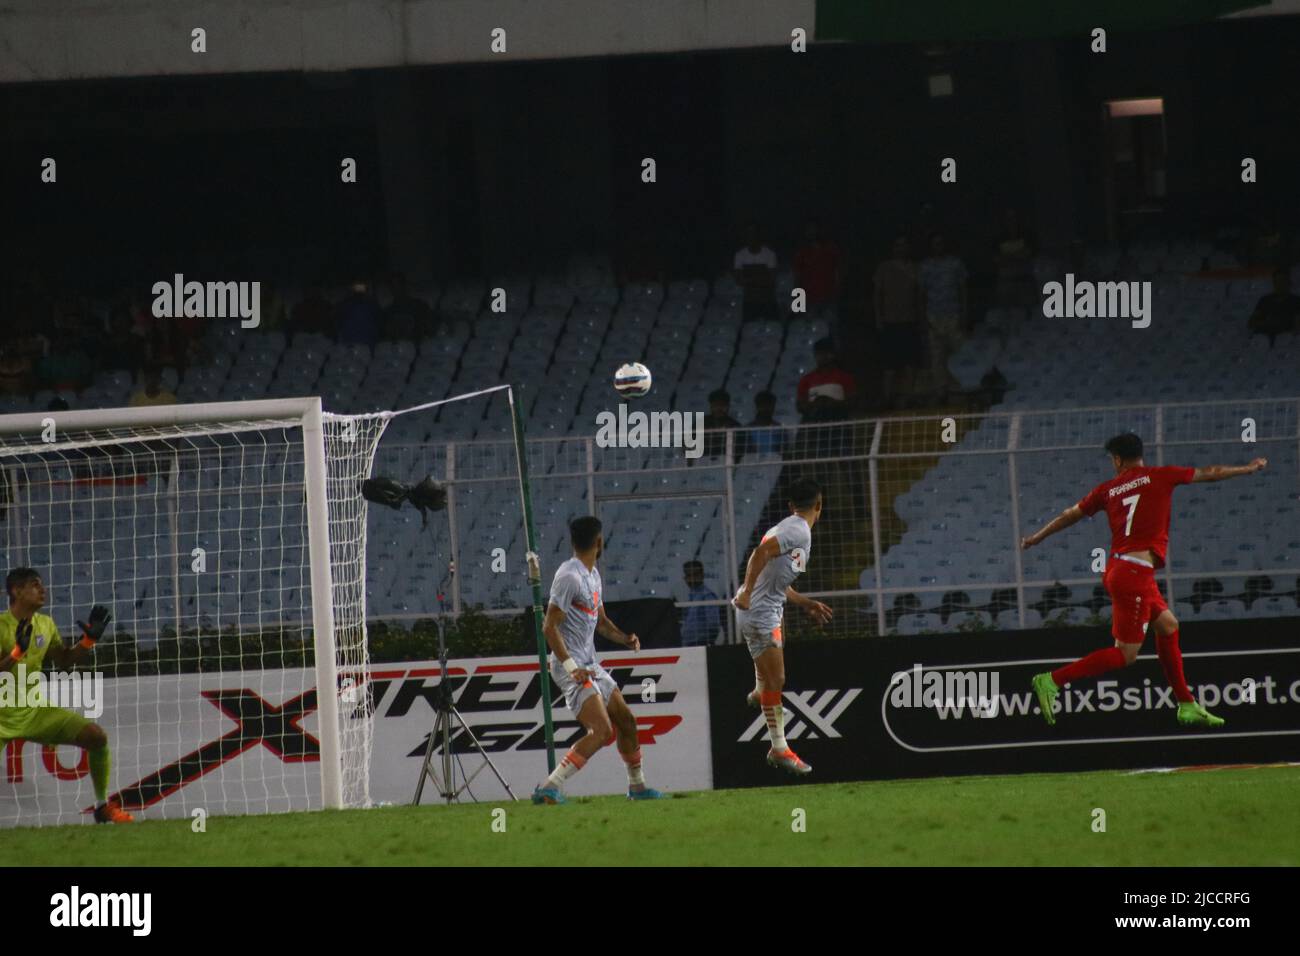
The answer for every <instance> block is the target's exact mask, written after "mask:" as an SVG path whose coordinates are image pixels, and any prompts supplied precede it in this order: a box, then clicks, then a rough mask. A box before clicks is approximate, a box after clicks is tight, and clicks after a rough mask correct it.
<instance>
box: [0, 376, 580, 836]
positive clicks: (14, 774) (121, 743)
mask: <svg viewBox="0 0 1300 956" xmlns="http://www.w3.org/2000/svg"><path fill="white" fill-rule="evenodd" d="M423 387H425V386H424V385H423V384H421V385H420V386H411V387H409V388H408V389H407V391H406V392H404V393H403V394H402V396H401V397H402V398H406V399H408V400H409V399H418V398H419V397H421V395H420V392H419V390H418V389H419V388H423ZM432 387H435V388H436V387H437V386H436V385H433V386H432ZM498 393H500V394H498ZM424 394H428V392H427V391H426V392H424ZM388 407H389V409H395V410H381V411H373V412H365V413H357V414H342V413H331V412H325V411H323V410H322V402H321V399H320V398H318V397H309V398H286V399H265V400H257V401H243V402H213V403H200V404H189V405H165V406H155V407H144V408H119V409H87V410H68V411H59V412H49V413H29V414H19V415H8V416H0V564H3V565H4V567H3V568H0V573H4V572H5V571H7V570H8V569H10V568H14V567H19V566H30V567H33V568H35V569H36V570H37V572H38V573H39V574H40V575H41V577H42V579H43V580H44V581H45V583H46V602H45V606H44V607H42V608H41V609H40V612H39V613H42V614H46V615H48V616H50V617H51V618H52V619H53V621H54V622H55V626H56V627H57V628H58V629H59V631H60V633H61V634H62V635H64V636H65V637H66V636H68V635H71V634H74V633H75V622H76V621H77V620H78V619H82V620H84V619H85V617H84V616H85V615H86V614H87V613H88V612H89V610H90V608H91V607H92V606H93V605H103V606H105V607H107V608H108V609H109V611H110V612H111V614H112V616H113V618H112V621H111V623H110V624H109V628H108V631H107V633H106V634H105V636H104V638H103V639H102V640H101V641H100V642H99V643H98V644H97V645H96V648H95V650H94V652H93V657H91V658H89V659H87V660H84V661H83V662H81V663H80V664H79V665H77V666H76V667H75V668H74V675H73V676H74V677H76V676H78V675H81V674H83V673H84V674H88V675H92V676H94V677H95V679H102V680H103V684H104V692H103V694H102V697H103V701H104V707H103V711H102V717H98V716H96V717H95V718H94V719H96V721H97V722H98V723H100V725H101V726H103V727H104V728H105V730H106V731H107V732H108V734H109V741H110V742H109V746H110V747H111V748H112V752H113V758H112V760H113V770H112V777H111V780H110V784H109V797H110V799H114V800H117V801H118V802H120V803H121V804H122V806H123V807H124V809H126V810H128V811H132V812H138V811H141V810H143V811H146V813H147V815H149V816H155V815H161V816H164V817H180V816H189V815H190V814H191V812H192V811H193V810H195V809H197V808H202V809H203V810H204V811H205V812H207V813H270V812H284V811H293V810H307V809H318V808H340V807H364V806H369V805H370V804H371V797H370V793H371V780H370V761H371V757H372V753H373V750H374V732H375V721H376V717H375V714H374V710H375V707H376V695H377V693H382V691H376V689H375V688H374V687H373V686H372V685H370V684H369V683H368V681H369V679H370V673H371V672H370V642H369V640H370V636H369V633H368V625H367V621H368V620H370V621H374V620H383V621H394V622H398V621H404V622H406V623H408V624H411V623H415V624H418V623H419V622H420V621H428V620H429V619H432V618H433V617H435V616H436V614H437V613H440V612H441V611H443V610H446V606H445V605H444V603H443V595H442V594H441V593H439V592H441V591H442V590H443V588H442V586H441V585H439V584H438V583H437V581H438V577H437V575H438V574H439V573H442V571H443V570H449V569H450V566H453V565H452V561H453V559H456V560H455V565H463V566H461V567H459V569H458V570H459V573H456V574H454V575H453V578H454V588H455V590H456V593H457V595H458V596H459V595H461V594H462V593H463V594H464V596H465V597H466V598H467V601H466V604H467V605H468V606H470V607H481V606H483V605H489V606H490V608H491V610H492V611H499V610H500V609H501V608H503V607H504V605H503V604H501V603H500V599H501V597H504V596H506V592H507V591H509V592H510V595H511V596H510V600H512V601H513V600H515V598H516V597H518V598H522V597H523V593H524V590H525V588H524V581H523V575H519V574H518V571H515V574H513V575H508V576H498V575H497V574H496V573H495V572H496V571H497V570H505V567H504V564H502V566H501V568H500V569H498V568H497V567H496V566H495V565H496V561H495V560H493V559H485V554H486V552H488V551H495V550H497V549H498V548H499V547H504V548H506V549H508V550H512V551H513V553H514V554H515V555H516V558H515V560H516V561H517V560H518V556H519V552H520V551H523V552H524V554H523V557H524V558H525V561H524V562H523V566H524V567H525V568H526V573H527V584H528V588H529V589H530V590H531V598H530V599H523V600H519V601H518V602H517V603H516V604H514V606H515V607H518V606H520V605H524V604H528V603H531V605H532V607H531V613H530V614H528V615H526V617H527V622H526V623H525V622H524V621H523V620H521V624H523V626H524V629H525V630H530V631H531V635H529V637H530V638H531V641H530V643H533V644H535V646H536V648H537V653H538V662H539V667H540V671H541V673H540V675H539V682H540V688H541V691H542V698H543V701H544V705H543V706H544V710H545V740H546V747H547V759H548V764H549V765H550V766H551V767H553V766H554V760H555V755H554V728H553V721H552V715H551V709H550V704H551V694H552V688H551V685H550V683H549V681H548V679H547V678H548V674H547V671H546V654H547V648H546V644H545V639H544V636H543V634H542V608H543V605H544V600H545V593H544V591H543V590H542V582H541V572H542V568H541V564H542V561H543V559H542V558H541V557H540V556H539V551H540V550H541V549H540V548H539V546H538V535H537V532H536V528H535V526H534V523H535V518H534V510H533V506H532V500H531V490H530V484H529V474H528V449H527V444H526V436H525V428H524V421H523V419H524V415H525V411H524V408H523V406H522V404H521V402H520V395H519V392H518V389H517V387H513V386H510V385H500V386H495V387H492V388H487V389H482V390H477V391H471V392H465V393H462V394H457V395H450V396H448V397H446V398H444V399H440V400H437V401H433V402H418V403H416V402H409V401H408V402H400V401H399V402H396V403H393V404H392V405H389V406H388ZM507 414H508V415H509V418H508V419H507V417H506V416H507ZM483 436H488V437H490V438H499V439H500V441H499V443H497V444H495V445H494V444H493V442H492V441H488V442H483V441H482V440H481V439H482V437H483ZM475 437H477V438H478V439H480V440H479V441H478V442H474V441H468V442H467V439H471V438H475ZM381 439H383V440H384V441H383V444H382V445H381ZM485 449H486V452H485ZM457 458H460V459H462V461H461V464H460V465H459V466H456V465H455V464H454V462H455V460H456V459H457ZM453 474H454V478H453ZM376 476H382V477H387V478H392V479H394V480H395V481H397V482H399V483H405V482H419V481H420V480H421V479H422V478H423V477H425V476H429V477H432V478H434V479H435V480H440V481H441V480H450V484H448V485H447V486H446V487H447V490H448V492H449V493H450V494H451V495H452V496H457V495H459V496H460V497H459V498H455V500H456V501H458V502H459V504H457V505H456V507H457V508H460V509H461V515H462V517H463V518H464V526H463V527H462V528H461V529H459V531H456V529H449V527H448V524H449V523H448V522H441V523H439V522H434V521H432V520H430V521H429V522H428V523H427V524H426V523H425V522H424V521H422V519H421V518H420V517H419V516H415V515H413V514H412V510H413V509H411V508H409V507H407V508H400V507H399V509H398V510H397V511H394V510H390V509H389V508H384V507H378V508H377V507H374V506H372V505H370V504H368V503H367V501H366V499H365V498H364V497H363V495H362V486H363V484H364V482H365V480H366V479H368V478H372V477H376ZM410 490H412V491H413V490H414V489H413V488H412V489H410ZM516 494H517V495H518V496H519V501H518V503H517V505H516V504H515V503H514V502H513V501H512V499H513V498H514V496H515V495H516ZM414 500H415V499H414V498H412V499H411V501H412V502H414ZM552 510H554V508H553V507H552ZM451 513H453V514H454V513H455V510H454V509H451ZM450 516H451V515H450V514H449V517H450ZM550 517H551V518H553V517H554V516H550ZM521 526H522V527H521ZM551 530H552V532H553V531H554V529H553V528H552V529H551ZM449 531H451V532H454V533H456V534H457V537H458V540H459V542H460V544H461V546H462V551H461V555H460V556H459V558H458V556H457V555H456V554H455V553H454V548H451V547H450V545H451V542H450V541H449V539H448V533H449ZM430 535H432V536H433V537H432V539H431V538H430ZM549 543H550V542H548V544H549ZM368 552H369V553H368ZM461 559H463V560H461ZM519 566H520V565H519V564H518V563H516V564H515V565H514V568H512V569H511V570H514V569H517V568H518V567H519ZM431 569H437V570H436V571H435V570H431ZM507 581H511V582H513V583H511V584H507V583H506V582H507ZM503 585H505V590H502V586H503ZM435 598H436V602H435ZM485 599H486V600H485ZM6 603H7V602H6ZM0 610H3V607H0ZM387 633H392V630H391V629H389V630H388V631H387ZM411 633H412V635H414V634H415V633H416V632H415V630H414V629H413V630H412V632H411ZM521 636H522V635H521ZM68 643H71V641H68ZM428 653H429V656H430V657H432V656H434V655H435V654H436V649H434V648H432V647H431V648H430V649H429V652H428ZM45 670H46V671H47V672H49V671H51V670H52V665H50V664H48V663H47V665H46V668H45ZM358 691H360V693H357V692H358ZM85 715H86V716H88V717H89V716H92V715H90V714H89V713H87V714H85ZM0 749H2V750H4V751H5V752H3V753H0V766H3V767H4V768H5V774H6V776H5V777H3V778H0V827H3V826H11V825H47V824H56V823H71V822H76V821H78V820H80V819H84V816H83V815H84V813H85V807H86V805H87V804H88V803H89V802H90V797H91V788H90V785H89V780H88V779H86V776H87V773H88V771H87V770H86V767H85V755H84V753H81V752H79V751H76V750H75V748H71V747H65V746H58V747H53V746H45V745H40V744H37V743H34V742H31V741H22V740H17V741H13V742H11V744H10V745H9V746H8V747H5V748H0ZM77 760H81V766H80V767H77V766H76V761H77Z"/></svg>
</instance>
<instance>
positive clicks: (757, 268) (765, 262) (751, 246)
mask: <svg viewBox="0 0 1300 956" xmlns="http://www.w3.org/2000/svg"><path fill="white" fill-rule="evenodd" d="M732 268H733V270H734V273H735V276H736V281H737V282H738V283H740V287H741V288H742V289H743V290H744V292H745V308H744V321H746V322H751V321H754V320H755V319H774V318H776V314H777V311H776V292H775V289H776V253H775V252H773V251H772V249H771V248H770V247H769V246H768V245H767V244H766V243H764V242H763V240H762V239H761V238H760V237H759V231H758V225H757V224H754V225H751V226H750V227H749V241H748V242H747V243H746V244H745V245H744V246H742V247H741V248H739V249H737V250H736V255H735V257H734V258H733V260H732Z"/></svg>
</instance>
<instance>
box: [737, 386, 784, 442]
mask: <svg viewBox="0 0 1300 956" xmlns="http://www.w3.org/2000/svg"><path fill="white" fill-rule="evenodd" d="M745 447H746V449H747V450H749V451H752V452H754V453H755V454H756V455H780V454H782V453H783V452H784V451H785V429H784V428H782V427H781V423H780V422H778V421H777V420H776V396H775V395H773V394H772V393H771V392H767V391H764V392H759V393H758V394H757V395H755V396H754V420H753V421H752V422H750V423H749V431H747V432H746V433H745Z"/></svg>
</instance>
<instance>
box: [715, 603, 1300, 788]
mask: <svg viewBox="0 0 1300 956" xmlns="http://www.w3.org/2000/svg"><path fill="white" fill-rule="evenodd" d="M1110 643H1111V637H1110V635H1109V633H1108V631H1106V630H1104V629H1098V628H1053V629H1042V630H1032V631H1015V632H1000V633H995V634H979V633H974V634H952V635H936V636H930V635H926V636H907V637H884V638H872V639H857V640H833V641H816V642H808V643H804V644H798V643H787V645H786V649H785V669H786V686H785V693H784V699H783V703H784V707H785V733H786V739H787V740H788V741H789V743H790V746H791V747H792V748H793V749H794V750H795V751H796V752H797V753H798V754H799V756H800V757H802V758H803V759H804V760H806V761H807V762H808V763H810V764H811V765H812V766H813V769H814V773H813V774H812V775H811V776H810V777H809V778H808V779H809V780H816V781H818V782H823V783H824V782H828V781H839V780H869V779H889V778H894V777H921V776H943V775H948V774H976V773H980V774H982V773H1019V772H1024V773H1030V772H1044V771H1057V770H1068V771H1082V770H1103V769H1129V768H1165V767H1184V766H1191V765H1200V764H1224V763H1272V762H1280V761H1294V760H1300V621H1298V620H1297V619H1295V618H1287V619H1272V620H1259V619H1257V620H1252V621H1249V622H1239V621H1231V622H1203V623H1192V624H1187V625H1184V626H1183V627H1182V630H1181V636H1180V644H1181V647H1182V651H1183V660H1184V670H1185V673H1186V677H1187V683H1188V685H1189V686H1190V687H1191V688H1192V691H1193V693H1194V694H1196V696H1197V699H1199V700H1200V701H1201V703H1203V704H1204V705H1205V706H1206V707H1207V708H1208V709H1209V710H1210V711H1211V712H1212V713H1214V714H1216V715H1217V716H1220V717H1222V718H1224V720H1225V721H1226V722H1227V723H1226V724H1225V726H1224V727H1222V728H1219V729H1217V730H1210V729H1208V728H1203V727H1196V728H1188V727H1183V726H1182V725H1180V724H1179V723H1178V722H1177V720H1176V719H1175V713H1176V702H1175V701H1174V698H1173V694H1172V692H1171V691H1170V690H1169V686H1168V684H1167V682H1166V681H1165V677H1164V673H1163V671H1162V670H1161V668H1160V664H1159V662H1158V661H1157V659H1156V656H1155V648H1154V637H1153V638H1151V639H1150V640H1148V642H1147V644H1146V645H1145V646H1144V649H1143V650H1144V653H1143V654H1142V656H1140V657H1139V658H1138V660H1137V661H1136V662H1135V663H1134V664H1133V665H1132V666H1130V667H1126V668H1123V669H1121V670H1117V671H1112V672H1110V673H1108V674H1104V675H1102V676H1101V677H1100V678H1097V679H1091V680H1084V681H1079V682H1076V683H1075V684H1073V685H1070V686H1069V687H1067V688H1065V689H1064V690H1063V691H1062V693H1061V695H1060V698H1059V699H1058V702H1057V703H1058V706H1059V708H1060V709H1059V711H1058V712H1057V713H1056V725H1055V726H1050V727H1049V726H1048V725H1047V723H1046V722H1045V721H1044V719H1043V717H1042V715H1041V714H1040V713H1039V712H1038V705H1037V701H1036V699H1035V697H1034V695H1033V693H1032V691H1031V690H1030V678H1031V677H1032V676H1033V675H1034V674H1036V673H1039V672H1041V671H1047V670H1052V669H1055V668H1057V667H1060V666H1061V665H1062V664H1065V663H1068V662H1069V661H1072V660H1074V659H1076V658H1078V657H1081V656H1082V655H1084V654H1087V653H1088V652H1090V651H1091V650H1094V649H1096V648H1099V647H1106V646H1108V645H1109V644H1110ZM753 686H754V668H753V664H752V661H751V659H750V657H749V653H748V651H747V650H746V649H745V648H744V647H743V646H729V647H720V648H710V649H709V709H710V720H711V724H712V749H713V785H714V786H715V787H717V788H724V787H738V786H770V785H772V784H774V783H777V782H779V781H780V778H779V777H778V776H777V771H775V770H773V769H771V768H770V767H768V766H767V764H766V762H765V756H766V754H767V750H768V746H769V744H768V739H767V729H766V727H765V725H764V723H763V718H762V713H761V712H760V711H759V710H757V709H756V708H753V707H749V706H747V705H746V702H745V696H746V694H748V693H749V691H750V690H752V689H753Z"/></svg>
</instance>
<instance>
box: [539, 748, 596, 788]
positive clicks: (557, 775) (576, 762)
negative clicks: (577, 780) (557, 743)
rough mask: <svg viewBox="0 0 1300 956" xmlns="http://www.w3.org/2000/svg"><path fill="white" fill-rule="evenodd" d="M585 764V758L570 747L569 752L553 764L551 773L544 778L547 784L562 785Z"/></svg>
mask: <svg viewBox="0 0 1300 956" xmlns="http://www.w3.org/2000/svg"><path fill="white" fill-rule="evenodd" d="M585 766H587V758H586V757H584V756H583V755H582V754H580V753H578V751H577V750H576V749H575V748H573V747H570V748H569V752H568V753H567V754H565V755H564V757H563V758H561V760H560V762H559V763H558V764H556V765H555V769H554V770H552V771H551V775H550V776H549V777H547V778H546V783H547V786H551V787H562V786H564V781H566V780H568V779H569V778H570V777H572V776H573V775H574V774H575V773H577V772H578V771H579V770H581V769H582V768H583V767H585Z"/></svg>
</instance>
